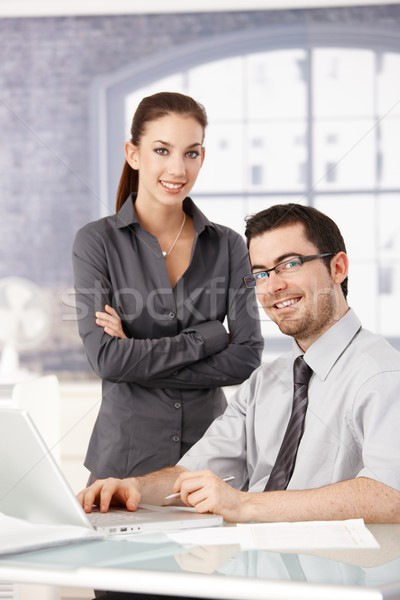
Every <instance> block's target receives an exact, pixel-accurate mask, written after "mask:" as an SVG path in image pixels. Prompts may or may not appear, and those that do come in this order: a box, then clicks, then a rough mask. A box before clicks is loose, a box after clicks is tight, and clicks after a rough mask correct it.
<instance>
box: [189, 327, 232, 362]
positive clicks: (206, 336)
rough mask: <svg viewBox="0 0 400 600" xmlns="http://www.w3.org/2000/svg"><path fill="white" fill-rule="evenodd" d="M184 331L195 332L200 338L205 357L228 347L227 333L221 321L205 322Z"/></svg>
mask: <svg viewBox="0 0 400 600" xmlns="http://www.w3.org/2000/svg"><path fill="white" fill-rule="evenodd" d="M185 331H195V332H196V333H198V334H199V335H200V336H201V337H202V339H203V340H204V355H205V356H212V355H213V354H217V353H218V352H222V350H225V348H227V347H228V333H227V331H226V329H225V327H224V326H223V325H222V323H221V321H206V322H205V323H200V324H199V325H196V326H195V327H193V328H190V329H186V330H185Z"/></svg>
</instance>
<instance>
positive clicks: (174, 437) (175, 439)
mask: <svg viewBox="0 0 400 600" xmlns="http://www.w3.org/2000/svg"><path fill="white" fill-rule="evenodd" d="M171 439H172V441H173V442H179V440H180V437H179V435H176V434H175V435H173V436H172V438H171Z"/></svg>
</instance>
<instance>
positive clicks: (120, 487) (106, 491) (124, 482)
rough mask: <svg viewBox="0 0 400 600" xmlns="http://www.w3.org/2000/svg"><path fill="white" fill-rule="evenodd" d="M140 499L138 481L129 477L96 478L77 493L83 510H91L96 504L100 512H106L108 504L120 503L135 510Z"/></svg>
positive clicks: (88, 511)
mask: <svg viewBox="0 0 400 600" xmlns="http://www.w3.org/2000/svg"><path fill="white" fill-rule="evenodd" d="M140 499H141V493H140V486H139V483H138V481H137V480H136V479H135V478H134V477H131V478H130V479H115V478H114V477H109V478H108V479H97V481H95V482H94V483H93V484H92V485H91V486H89V487H87V488H85V489H84V490H82V491H81V492H79V494H78V500H79V502H80V503H81V504H82V506H83V509H84V511H85V512H87V513H90V512H92V508H93V505H94V504H96V505H97V506H98V507H99V509H100V511H101V512H107V511H108V509H109V508H110V504H122V505H123V506H126V508H127V509H128V510H136V509H137V507H138V505H139V502H140Z"/></svg>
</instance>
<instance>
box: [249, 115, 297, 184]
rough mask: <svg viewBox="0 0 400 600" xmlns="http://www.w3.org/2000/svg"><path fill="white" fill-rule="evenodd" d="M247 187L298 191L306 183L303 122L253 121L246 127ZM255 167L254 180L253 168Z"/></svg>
mask: <svg viewBox="0 0 400 600" xmlns="http://www.w3.org/2000/svg"><path fill="white" fill-rule="evenodd" d="M247 138H248V141H247V160H248V173H247V189H248V190H257V191H258V190H261V191H266V190H268V191H281V190H288V191H289V190H290V191H292V190H300V189H303V188H304V186H305V185H306V183H307V182H306V179H305V178H306V173H305V169H304V165H305V164H306V162H307V135H306V123H305V122H304V121H303V122H281V123H267V124H265V123H258V122H255V123H252V124H251V125H249V127H248V130H247ZM254 166H256V167H257V168H258V174H257V179H256V180H255V179H254V178H252V176H251V174H252V170H253V168H254Z"/></svg>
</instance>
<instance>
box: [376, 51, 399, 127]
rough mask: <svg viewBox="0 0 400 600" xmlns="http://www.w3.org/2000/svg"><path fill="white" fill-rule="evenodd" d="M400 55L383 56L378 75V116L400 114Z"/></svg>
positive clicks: (387, 53)
mask: <svg viewBox="0 0 400 600" xmlns="http://www.w3.org/2000/svg"><path fill="white" fill-rule="evenodd" d="M399 73H400V55H399V54H394V53H391V52H386V53H385V54H383V56H382V59H381V64H380V69H379V73H378V89H377V96H378V114H379V116H380V117H383V116H385V115H387V116H394V115H399V114H400V77H399Z"/></svg>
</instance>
